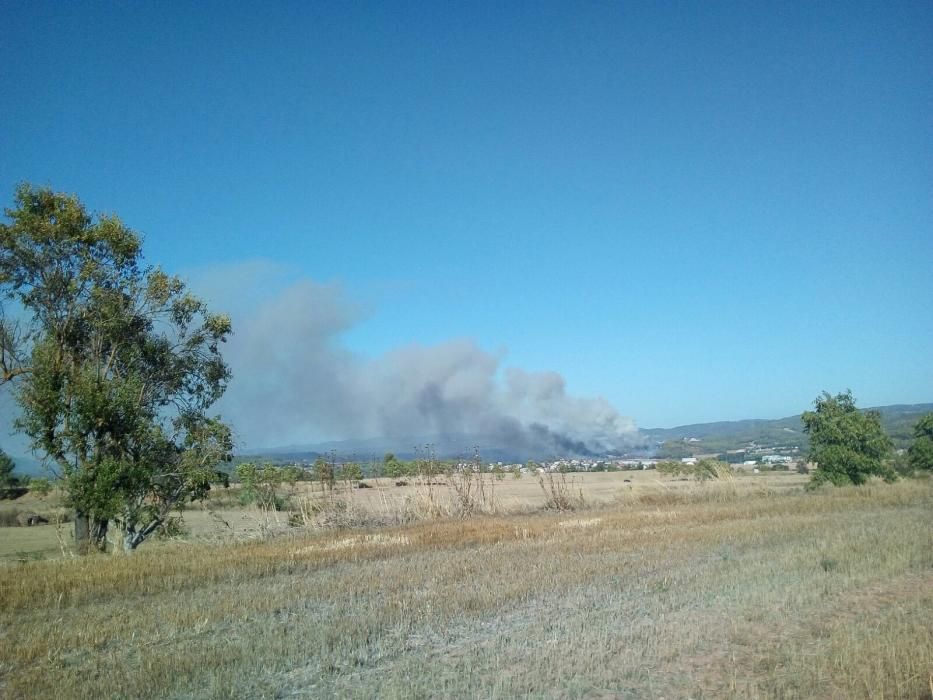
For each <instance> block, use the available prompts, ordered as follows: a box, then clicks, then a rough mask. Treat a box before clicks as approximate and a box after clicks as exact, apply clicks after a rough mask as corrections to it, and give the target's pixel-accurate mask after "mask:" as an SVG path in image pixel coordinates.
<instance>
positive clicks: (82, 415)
mask: <svg viewBox="0 0 933 700" xmlns="http://www.w3.org/2000/svg"><path fill="white" fill-rule="evenodd" d="M6 215H7V217H8V219H9V223H3V224H0V299H6V300H9V301H12V302H13V303H14V304H16V305H17V306H18V307H20V308H21V309H22V310H23V311H24V312H25V313H26V315H27V317H28V318H29V322H28V324H27V325H26V326H25V327H21V326H19V325H18V324H16V323H13V322H12V321H11V320H10V319H8V318H5V317H0V381H2V382H14V387H15V395H16V398H17V400H18V402H19V404H20V407H21V408H22V417H21V418H20V420H19V421H18V422H17V427H18V428H19V430H21V431H22V432H24V433H25V434H26V435H27V436H28V437H29V438H30V439H31V441H32V447H33V449H35V450H37V451H41V452H44V453H45V454H46V455H47V456H48V457H49V458H50V460H51V461H52V462H53V463H54V464H56V465H57V467H58V469H59V471H60V472H61V477H62V480H63V481H62V483H63V487H64V490H65V493H66V501H67V503H68V504H69V505H70V506H71V507H73V508H74V511H75V539H76V543H77V547H78V551H79V552H82V553H84V552H86V551H88V550H89V549H90V548H91V547H92V546H96V547H97V548H98V549H105V548H106V542H107V539H106V538H107V530H108V526H109V523H111V522H115V523H116V524H117V525H119V526H120V527H121V528H122V530H123V547H124V549H126V550H128V551H131V550H133V549H135V548H136V547H138V546H139V545H140V544H141V543H142V542H143V541H145V540H146V539H147V538H148V537H149V536H150V535H151V534H153V533H154V532H155V531H156V530H158V529H159V528H160V527H162V526H163V525H164V524H165V523H166V521H167V519H168V518H169V514H170V512H171V511H172V510H173V509H174V508H176V507H178V506H180V504H181V503H183V502H184V501H185V500H187V499H192V498H203V497H204V496H205V495H206V494H207V491H208V489H209V488H210V484H211V483H212V482H216V481H218V480H220V481H222V480H224V479H225V475H223V474H222V473H220V472H218V471H216V466H217V464H218V463H219V462H221V461H223V460H228V459H229V458H230V452H231V450H232V437H231V433H230V429H229V427H227V426H226V425H225V424H224V423H223V422H222V421H221V420H220V418H219V417H209V416H208V415H207V410H208V408H209V407H210V406H211V405H212V404H213V403H214V402H215V401H216V400H217V399H218V398H220V396H221V395H222V394H223V392H224V390H225V388H226V385H227V381H228V380H229V377H230V373H229V370H228V368H227V365H226V364H225V363H224V361H223V359H222V357H221V354H220V345H221V343H223V342H224V341H225V340H226V337H227V335H228V334H229V333H230V321H229V319H228V318H227V317H226V316H223V315H217V314H212V313H210V312H209V311H208V309H207V307H206V306H205V304H204V303H203V302H202V301H201V300H200V299H198V298H196V297H195V296H193V295H192V294H190V293H189V292H188V291H187V290H186V288H185V285H184V283H183V282H182V281H181V280H179V279H177V278H174V277H171V276H169V275H167V274H165V273H164V272H162V271H160V270H158V269H153V268H144V267H142V248H141V241H140V238H139V236H138V235H137V234H135V233H134V232H133V231H131V230H130V229H128V228H127V227H126V226H124V225H123V224H122V222H121V221H120V220H119V219H118V218H117V217H116V216H99V217H96V218H95V217H93V216H91V215H90V214H88V212H87V211H86V210H85V208H84V206H83V205H82V204H81V202H80V201H79V200H78V199H77V198H76V197H74V196H69V195H64V194H59V193H55V192H52V191H51V190H49V189H34V188H32V187H31V186H29V185H22V186H20V187H19V188H18V189H17V191H16V195H15V207H14V208H13V209H7V210H6Z"/></svg>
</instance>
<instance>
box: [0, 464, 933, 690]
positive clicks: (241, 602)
mask: <svg viewBox="0 0 933 700" xmlns="http://www.w3.org/2000/svg"><path fill="white" fill-rule="evenodd" d="M626 478H628V479H631V482H630V483H625V482H624V479H626ZM800 479H801V477H799V476H797V475H790V474H786V475H785V474H774V475H771V474H768V475H757V476H754V477H752V476H749V477H742V478H737V479H735V480H734V481H730V482H727V483H720V482H716V483H706V484H695V483H692V482H674V481H671V482H658V480H657V477H656V475H654V474H652V473H650V472H649V473H635V474H634V475H633V474H632V473H624V474H591V475H586V476H585V478H580V477H577V480H576V481H575V482H574V483H575V486H576V487H580V488H582V491H583V495H584V501H585V504H586V507H585V508H583V509H581V510H577V511H573V512H549V511H545V510H541V509H540V506H541V505H542V504H543V503H544V501H545V499H544V494H543V493H541V490H540V487H539V486H538V484H537V483H536V482H535V481H533V480H532V479H531V478H529V477H525V479H523V480H521V481H515V482H512V481H510V480H509V479H506V480H504V481H502V482H496V484H495V488H496V495H495V498H496V499H497V500H496V502H495V504H494V505H495V508H493V509H492V510H494V511H495V512H494V513H493V514H482V513H480V514H478V515H474V516H472V517H468V518H465V519H458V518H445V517H440V518H437V519H431V518H425V519H419V518H418V517H416V516H418V515H419V514H421V513H423V512H424V509H425V505H424V504H425V502H426V499H427V502H428V503H429V504H430V503H432V502H433V503H435V505H436V503H438V502H441V503H442V506H441V507H440V508H439V510H440V511H441V515H443V510H444V508H445V506H443V501H444V499H446V498H448V497H449V493H448V492H447V489H443V488H442V487H432V488H437V490H438V493H436V494H434V495H430V496H428V495H426V493H425V491H426V490H427V489H426V487H423V486H421V487H417V486H406V487H395V486H394V485H391V486H390V485H385V486H384V488H371V489H362V490H359V491H355V492H353V494H352V496H349V495H345V496H343V497H341V498H345V499H347V498H352V499H353V500H352V503H350V505H348V506H346V509H349V511H350V512H355V513H361V514H370V515H372V516H373V517H372V522H376V521H377V520H378V521H384V520H385V519H386V518H387V517H389V516H392V517H395V518H396V519H397V520H399V521H400V522H402V524H398V525H393V524H389V525H383V526H381V527H369V528H362V529H350V530H331V529H317V530H309V529H305V528H291V529H289V528H287V527H286V526H285V525H284V523H283V524H281V525H280V526H270V525H269V523H268V522H267V523H263V522H262V517H263V516H262V514H261V513H251V512H249V511H244V510H242V509H236V508H233V507H228V508H222V509H221V510H220V511H218V510H213V509H212V510H207V509H203V510H191V511H188V512H186V514H185V518H186V520H187V521H188V523H189V528H190V534H189V535H188V536H187V537H186V538H184V539H179V540H176V541H170V542H159V543H152V545H149V544H147V545H144V546H143V548H142V549H140V550H139V551H138V552H137V553H136V554H134V555H132V556H96V557H89V558H84V559H73V558H69V557H62V556H61V553H60V551H59V557H58V558H57V559H54V560H53V559H50V560H47V561H30V560H29V559H30V557H26V556H20V557H18V560H17V558H16V557H12V558H11V557H7V561H8V562H9V563H8V564H6V565H4V566H0V696H2V697H4V698H33V697H36V698H45V697H59V698H71V697H77V698H84V697H87V698H90V697H94V698H101V697H104V698H111V697H112V698H127V697H158V698H177V697H212V698H226V697H269V698H272V697H359V698H371V697H384V698H396V697H398V698H402V697H405V698H407V697H419V698H428V697H477V698H487V697H488V698H499V697H503V698H505V697H545V698H547V697H553V698H565V697H571V698H573V697H581V698H582V697H587V698H610V697H651V698H655V697H656V698H661V697H664V698H679V697H692V698H712V697H716V698H719V697H735V698H754V697H774V698H812V697H825V698H849V697H856V698H859V697H863V698H922V697H931V688H933V685H931V684H933V484H931V482H930V481H904V482H900V483H897V484H894V485H884V484H872V485H870V486H866V487H861V488H854V487H852V488H844V489H828V490H821V491H818V492H814V493H805V492H803V491H802V489H801V483H802V482H801V480H800ZM535 490H537V491H535ZM229 495H230V494H227V495H223V494H220V495H219V496H218V497H217V498H218V501H217V502H216V503H215V504H214V505H215V506H217V507H218V508H220V507H221V506H224V505H231V504H229V503H228V500H230V499H229ZM300 495H301V494H298V496H300ZM305 495H307V496H308V497H309V498H312V499H313V498H318V499H319V498H320V496H311V495H310V494H305ZM538 499H540V500H538ZM387 503H388V505H387ZM341 512H346V510H342V511H341ZM219 518H223V519H224V520H227V521H228V522H230V521H232V523H231V525H230V527H229V528H228V527H227V526H225V525H222V524H221V525H218V524H216V523H217V521H218V519H219ZM237 519H239V520H237ZM361 522H366V519H365V518H362V517H361ZM218 528H219V529H218ZM33 530H34V531H40V530H45V531H50V532H51V533H52V534H51V538H52V539H51V543H52V545H51V546H49V547H46V549H47V550H48V551H49V554H48V556H52V553H54V552H55V551H56V550H60V547H59V544H58V540H57V538H55V536H54V528H53V527H51V526H40V527H38V528H2V529H0V537H2V538H4V539H5V540H6V539H8V537H7V536H8V535H11V534H12V535H15V536H17V537H18V536H20V533H30V536H32V537H35V535H34V534H32V533H31V532H30V531H33ZM224 539H226V540H227V541H223V540H224ZM46 544H48V543H46ZM23 546H25V545H23ZM23 546H20V545H14V551H19V552H25V550H24V549H23ZM3 547H4V548H5V550H9V548H10V545H7V544H6V543H4V544H3Z"/></svg>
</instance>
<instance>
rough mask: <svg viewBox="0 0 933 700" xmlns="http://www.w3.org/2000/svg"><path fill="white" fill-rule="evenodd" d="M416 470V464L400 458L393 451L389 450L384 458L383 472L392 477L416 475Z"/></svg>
mask: <svg viewBox="0 0 933 700" xmlns="http://www.w3.org/2000/svg"><path fill="white" fill-rule="evenodd" d="M416 472H417V469H416V468H415V466H414V464H412V463H407V462H403V461H401V460H399V459H398V458H396V456H395V455H394V454H392V453H391V452H387V453H386V455H385V457H383V458H382V473H383V474H384V475H385V476H387V477H388V478H390V479H400V478H402V477H404V476H414V475H415V474H416Z"/></svg>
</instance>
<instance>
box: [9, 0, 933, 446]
mask: <svg viewBox="0 0 933 700" xmlns="http://www.w3.org/2000/svg"><path fill="white" fill-rule="evenodd" d="M0 27H2V28H3V29H2V31H0V95H2V96H3V97H2V105H0V201H2V202H3V203H4V204H5V205H6V206H9V204H10V203H12V194H13V190H14V188H15V186H16V184H17V183H19V182H22V181H29V182H32V183H34V184H37V185H47V186H50V187H52V188H53V189H55V190H57V191H64V192H69V193H75V194H77V195H78V196H79V197H80V198H81V200H82V201H83V202H84V203H85V204H86V205H87V206H88V207H89V208H90V209H92V210H94V211H99V212H112V213H117V214H119V216H120V217H121V218H122V219H123V221H124V222H125V223H126V224H128V225H129V226H130V227H132V228H134V229H135V230H137V231H139V232H140V233H142V234H143V235H144V237H145V246H144V249H145V254H146V259H147V260H148V261H149V262H150V263H152V264H158V265H160V266H161V267H163V268H164V269H166V270H168V271H170V272H173V273H176V274H180V275H181V276H183V277H184V278H185V279H186V280H187V281H188V282H189V284H190V285H191V286H192V287H193V288H194V289H195V290H197V291H198V292H199V293H201V294H202V295H204V296H205V297H206V298H208V300H209V301H210V302H211V306H212V308H216V309H217V310H224V311H228V312H230V313H231V314H232V316H233V318H234V322H235V335H234V338H233V339H232V340H231V345H230V356H231V358H232V359H231V364H232V365H233V367H234V372H235V378H234V381H233V383H232V384H231V387H230V390H229V391H228V396H227V397H225V399H224V402H225V403H223V404H222V405H221V407H222V408H224V409H226V410H227V411H228V413H230V414H232V415H233V416H234V417H235V418H236V419H237V420H238V421H239V422H240V426H239V429H240V431H241V432H240V434H241V435H242V438H243V440H244V441H245V442H247V443H249V444H251V445H254V446H260V445H271V444H276V443H278V442H289V443H300V442H309V441H315V440H323V439H331V438H343V437H362V436H364V435H362V434H366V435H373V434H376V433H380V432H386V431H387V430H395V431H416V432H417V431H419V430H425V431H427V432H429V431H428V428H430V429H438V430H439V429H450V430H457V429H461V428H463V429H471V430H473V429H477V430H478V429H485V428H487V427H488V425H487V421H486V419H485V418H483V419H482V420H478V419H477V420H474V418H475V416H477V415H480V416H487V417H488V416H489V415H492V416H494V417H495V418H496V419H497V420H498V419H500V418H507V419H509V420H515V421H518V423H520V424H522V425H524V426H526V427H527V426H528V425H533V424H534V425H537V424H541V423H543V424H545V425H550V426H558V427H560V429H561V430H564V429H565V428H567V427H568V426H570V427H572V428H574V430H570V431H569V432H570V433H573V434H575V435H576V436H577V437H579V436H580V431H579V430H576V428H579V425H577V424H576V423H575V421H576V422H579V421H592V420H595V421H596V422H597V423H598V424H599V425H600V426H601V427H600V428H599V429H598V430H597V432H598V431H599V430H602V431H604V432H606V431H609V432H612V431H616V432H617V433H618V434H625V433H627V432H629V431H630V430H631V429H632V426H633V425H637V426H641V427H662V426H672V425H677V424H684V423H692V422H704V421H713V420H729V419H741V418H749V417H780V416H785V415H791V414H794V413H798V412H800V411H802V410H805V409H807V408H808V407H809V406H810V405H811V402H812V401H813V399H814V398H815V397H816V396H817V395H818V394H819V393H820V392H821V391H823V390H828V391H831V392H836V391H841V390H844V389H846V388H851V389H852V391H853V393H854V395H855V397H856V399H857V400H858V402H859V404H860V405H864V406H871V405H883V404H890V403H917V402H928V401H933V362H931V361H930V358H931V356H933V354H931V348H933V310H931V309H933V304H931V302H933V275H931V274H930V270H931V263H933V4H931V3H929V2H874V3H860V2H838V3H837V2H826V3H802V2H801V3H772V2H760V3H757V2H749V3H732V2H730V3H716V2H702V3H697V2H683V3H680V2H669V3H649V2H627V3H606V2H598V3H596V2H593V3H588V2H573V3H569V2H565V3H550V2H534V3H523V2H514V3H484V2H470V3H446V2H443V3H441V2H438V3H393V2H378V3H376V2H373V3H336V2H335V3H310V2H296V3H284V2H280V3H245V2H244V3H211V2H198V3H193V2H192V3H184V2H172V3H148V2H139V3H136V2H133V3H130V2H70V3H60V2H51V3H46V2H20V1H17V0H10V1H7V2H4V3H2V4H0ZM4 193H5V194H4ZM438 377H441V378H440V379H438ZM529 387H531V388H529ZM429 390H430V391H429ZM432 391H433V392H435V393H436V394H437V396H434V398H436V399H437V401H438V402H439V403H438V404H437V405H438V406H440V408H439V409H438V411H440V413H432V411H434V410H435V409H434V408H432V407H433V406H435V403H433V402H431V401H426V396H427V395H428V394H430V393H431V392H432ZM400 397H401V398H400ZM406 397H407V398H406ZM364 403H365V404H367V406H366V407H365V408H362V407H361V404H364ZM419 416H422V417H426V425H425V426H420V425H419V424H418V417H419ZM439 416H442V417H439ZM361 433H362V434H361Z"/></svg>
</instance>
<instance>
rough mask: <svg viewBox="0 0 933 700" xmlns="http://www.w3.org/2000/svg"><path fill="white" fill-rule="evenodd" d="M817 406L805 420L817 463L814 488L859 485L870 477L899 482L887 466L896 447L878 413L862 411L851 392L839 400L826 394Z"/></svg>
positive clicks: (812, 453)
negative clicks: (893, 447) (828, 484)
mask: <svg viewBox="0 0 933 700" xmlns="http://www.w3.org/2000/svg"><path fill="white" fill-rule="evenodd" d="M813 404H814V410H813V411H806V412H805V413H804V414H803V415H802V416H801V420H802V421H803V429H804V432H806V433H808V434H809V436H810V455H809V461H811V462H816V463H817V469H816V471H815V472H813V476H812V477H811V479H810V483H811V485H812V486H814V487H815V486H819V485H820V484H824V483H827V482H828V483H831V484H833V485H834V486H844V485H847V484H855V485H859V484H864V483H865V482H866V481H867V480H868V478H869V477H870V476H880V477H881V478H883V479H884V480H885V481H894V480H896V479H897V474H895V473H894V471H893V470H892V469H891V468H890V466H888V465H887V464H886V463H885V460H886V459H887V458H888V457H889V456H890V454H891V451H892V445H891V441H890V439H889V438H888V436H887V435H885V432H884V428H883V427H882V425H881V415H880V414H879V413H878V412H877V411H859V410H858V409H857V408H856V406H855V399H854V398H853V397H852V392H851V391H846V392H845V393H841V394H837V395H836V396H832V395H830V394H829V393H827V392H823V395H822V396H819V397H817V399H816V400H815V401H814V402H813Z"/></svg>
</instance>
